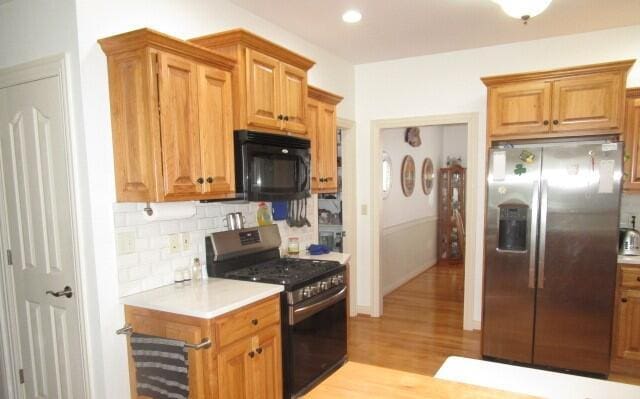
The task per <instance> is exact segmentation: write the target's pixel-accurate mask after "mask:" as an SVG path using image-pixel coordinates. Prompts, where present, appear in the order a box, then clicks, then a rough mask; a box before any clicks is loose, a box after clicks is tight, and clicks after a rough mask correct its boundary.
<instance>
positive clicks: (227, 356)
mask: <svg viewBox="0 0 640 399" xmlns="http://www.w3.org/2000/svg"><path fill="white" fill-rule="evenodd" d="M250 354H253V357H251V355H250ZM254 359H255V352H253V351H252V348H251V338H245V339H241V340H240V341H237V342H236V343H234V344H231V345H227V346H225V347H223V348H222V350H221V351H220V353H219V354H218V380H219V381H218V387H219V392H220V399H252V398H253V396H252V395H251V390H252V389H253V386H252V385H251V375H250V374H251V364H252V362H253V360H254Z"/></svg>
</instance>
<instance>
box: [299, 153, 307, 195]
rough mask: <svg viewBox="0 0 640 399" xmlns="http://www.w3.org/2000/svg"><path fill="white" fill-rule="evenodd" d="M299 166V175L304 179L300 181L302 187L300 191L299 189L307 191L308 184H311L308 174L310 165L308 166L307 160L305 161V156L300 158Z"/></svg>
mask: <svg viewBox="0 0 640 399" xmlns="http://www.w3.org/2000/svg"><path fill="white" fill-rule="evenodd" d="M298 165H299V167H298V173H301V174H302V177H303V178H302V179H300V180H301V181H300V187H299V188H298V189H299V191H306V189H307V185H308V182H309V174H308V173H307V169H308V168H307V165H308V164H307V162H306V160H305V159H304V157H303V156H301V157H300V158H298Z"/></svg>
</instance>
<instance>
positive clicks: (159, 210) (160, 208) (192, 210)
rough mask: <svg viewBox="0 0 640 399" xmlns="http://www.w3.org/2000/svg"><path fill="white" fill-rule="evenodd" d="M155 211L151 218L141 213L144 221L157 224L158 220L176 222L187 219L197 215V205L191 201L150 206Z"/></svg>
mask: <svg viewBox="0 0 640 399" xmlns="http://www.w3.org/2000/svg"><path fill="white" fill-rule="evenodd" d="M149 205H150V207H151V209H153V214H152V215H151V216H149V215H147V213H146V212H145V211H140V212H142V213H143V215H144V219H145V220H147V221H149V222H155V221H158V220H175V219H187V218H190V217H192V216H195V214H196V203H195V202H191V201H185V202H163V203H154V204H149Z"/></svg>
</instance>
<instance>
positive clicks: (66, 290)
mask: <svg viewBox="0 0 640 399" xmlns="http://www.w3.org/2000/svg"><path fill="white" fill-rule="evenodd" d="M46 294H48V295H52V296H55V297H56V298H58V297H61V296H66V297H67V298H71V297H72V296H73V290H72V289H71V287H69V286H68V285H67V286H65V287H64V289H63V290H62V291H57V292H55V291H51V290H48V291H47V292H46Z"/></svg>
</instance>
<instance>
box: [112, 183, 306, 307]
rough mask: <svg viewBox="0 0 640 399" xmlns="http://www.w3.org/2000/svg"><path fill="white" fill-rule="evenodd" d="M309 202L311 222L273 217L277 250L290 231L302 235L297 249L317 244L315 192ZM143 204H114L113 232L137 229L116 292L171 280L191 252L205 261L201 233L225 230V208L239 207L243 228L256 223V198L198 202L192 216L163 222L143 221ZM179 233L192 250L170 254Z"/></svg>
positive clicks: (122, 257)
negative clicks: (295, 222) (172, 240)
mask: <svg viewBox="0 0 640 399" xmlns="http://www.w3.org/2000/svg"><path fill="white" fill-rule="evenodd" d="M308 203H309V204H308V205H309V209H308V218H309V220H310V221H311V223H312V227H303V228H292V227H289V226H288V225H287V224H286V222H285V221H278V222H276V223H277V225H278V226H279V229H280V236H281V237H282V246H281V253H284V251H285V250H286V246H287V239H288V238H289V237H290V236H295V237H298V238H299V239H300V247H301V249H302V248H306V247H307V246H309V245H310V244H312V243H317V240H318V233H317V196H313V197H312V198H311V199H309V201H308ZM144 208H145V204H136V203H116V204H114V205H113V212H114V216H113V217H114V224H115V230H116V234H117V233H120V232H135V237H136V240H135V247H136V248H135V252H134V253H130V254H126V255H119V256H117V265H118V281H119V284H120V296H125V295H130V294H134V293H137V292H140V291H144V290H148V289H153V288H157V287H160V286H163V285H167V284H172V283H173V273H174V271H175V270H177V269H181V268H186V267H189V268H190V267H191V263H192V262H193V258H195V257H199V258H200V261H201V262H202V263H203V264H206V251H205V245H204V238H205V236H206V235H207V234H210V233H212V232H215V231H222V230H226V227H225V225H224V218H225V216H226V214H227V213H231V212H242V214H243V215H244V216H245V218H246V222H245V226H246V227H253V226H257V220H256V211H257V209H258V203H244V202H236V203H229V202H224V203H216V202H213V203H202V204H200V203H198V204H196V215H195V216H193V217H190V218H185V219H179V220H166V221H149V220H147V219H146V217H145V215H144V211H143V209H144ZM178 233H189V237H190V241H191V249H189V250H187V251H179V252H175V253H172V252H170V250H169V236H170V235H172V234H178ZM205 274H206V272H205Z"/></svg>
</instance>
